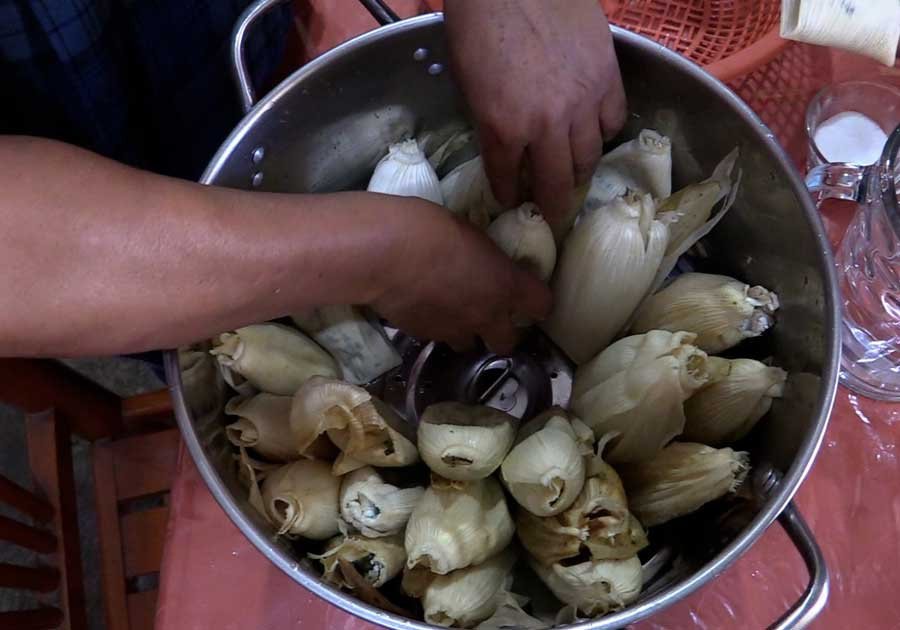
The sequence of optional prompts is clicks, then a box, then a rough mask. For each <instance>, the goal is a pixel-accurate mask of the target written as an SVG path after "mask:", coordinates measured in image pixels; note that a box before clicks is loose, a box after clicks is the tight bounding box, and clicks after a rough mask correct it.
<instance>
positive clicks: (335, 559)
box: [309, 534, 406, 590]
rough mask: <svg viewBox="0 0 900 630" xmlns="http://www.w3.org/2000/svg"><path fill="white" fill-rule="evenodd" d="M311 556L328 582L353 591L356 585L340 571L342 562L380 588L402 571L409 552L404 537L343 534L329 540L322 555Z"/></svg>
mask: <svg viewBox="0 0 900 630" xmlns="http://www.w3.org/2000/svg"><path fill="white" fill-rule="evenodd" d="M309 557H310V558H311V559H313V560H318V561H320V562H321V563H322V567H323V570H324V571H323V574H322V577H323V578H324V579H325V581H326V582H328V583H329V584H333V585H335V586H337V587H339V588H345V589H348V590H353V584H352V583H349V582H348V581H347V580H346V579H345V578H344V575H343V573H342V572H341V567H340V562H339V560H344V561H346V562H349V563H351V564H352V565H353V566H354V567H355V568H356V570H357V571H358V572H359V574H360V575H361V576H363V578H364V579H365V580H366V581H367V582H368V583H369V584H371V585H372V586H373V587H375V588H380V587H382V586H384V584H385V583H386V582H388V581H389V580H392V579H393V578H394V577H395V576H397V575H399V574H400V571H402V570H403V565H404V564H405V563H406V550H404V548H403V535H402V534H394V535H393V536H387V537H385V538H366V537H365V536H356V535H351V536H344V535H343V534H342V535H340V536H336V537H334V538H332V539H331V540H330V541H328V544H327V545H326V547H325V551H323V552H322V553H321V554H309Z"/></svg>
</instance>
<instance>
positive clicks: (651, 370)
mask: <svg viewBox="0 0 900 630" xmlns="http://www.w3.org/2000/svg"><path fill="white" fill-rule="evenodd" d="M676 339H677V340H678V341H680V342H681V343H680V345H678V346H677V347H675V348H674V349H673V350H671V351H670V352H668V353H667V354H664V355H662V356H658V357H655V358H646V359H644V358H642V359H641V360H632V361H631V363H629V364H627V366H626V367H624V369H619V370H618V371H616V372H613V373H612V374H611V375H609V374H610V373H611V372H612V369H613V368H615V367H619V365H621V364H622V359H621V358H617V357H614V358H612V359H611V358H609V357H606V356H604V355H605V354H606V353H610V354H613V355H629V356H630V355H631V354H632V353H633V352H634V349H633V348H632V349H628V352H624V351H623V348H627V344H624V343H623V342H624V341H625V340H623V341H622V342H619V343H617V344H613V345H612V346H610V347H609V348H607V350H605V351H604V352H603V353H601V355H600V356H598V357H597V358H596V359H595V362H596V363H594V362H592V363H593V365H592V366H591V367H589V368H587V369H586V370H585V371H584V372H582V373H581V374H580V375H579V374H576V377H575V387H574V389H575V390H576V391H578V392H579V395H578V396H577V397H574V398H573V399H572V409H573V410H574V411H575V413H577V414H578V416H579V417H580V418H582V419H583V420H584V422H585V423H586V424H587V425H588V426H589V427H591V428H592V429H593V430H594V433H595V434H597V435H606V434H616V436H615V437H614V439H613V441H612V442H611V445H610V447H609V449H608V451H607V455H606V458H607V459H608V460H609V461H610V462H612V463H622V462H637V461H643V460H646V459H649V458H652V457H654V456H655V454H656V453H658V452H659V450H660V449H661V448H663V447H664V446H665V445H666V444H668V443H669V442H670V441H671V440H672V439H673V438H674V437H676V436H678V435H680V434H681V432H682V431H683V430H684V423H685V416H684V401H685V400H686V399H687V398H688V397H689V396H690V395H691V394H692V393H694V392H695V391H696V390H697V389H698V388H699V387H701V386H702V385H704V384H705V383H706V382H707V380H708V379H709V374H708V368H707V359H708V357H707V356H706V353H705V352H703V351H702V350H699V349H698V348H696V347H694V346H693V345H690V343H689V339H690V336H689V335H679V336H677V337H672V338H670V341H671V343H672V344H673V345H674V343H676ZM629 343H630V342H629ZM619 344H623V345H619ZM648 350H649V348H648ZM645 356H646V355H645ZM650 356H652V355H650ZM604 376H606V377H607V378H606V379H605V380H602V381H600V382H598V383H596V384H593V380H594V379H597V378H602V377H604ZM581 379H588V380H590V381H592V382H591V383H588V384H585V383H583V382H582V383H579V380H581Z"/></svg>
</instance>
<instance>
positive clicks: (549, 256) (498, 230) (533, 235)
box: [487, 203, 556, 282]
mask: <svg viewBox="0 0 900 630" xmlns="http://www.w3.org/2000/svg"><path fill="white" fill-rule="evenodd" d="M487 234H488V236H490V237H491V240H493V241H494V242H495V243H496V244H497V246H498V247H500V249H502V250H503V251H504V252H505V253H506V255H507V256H509V257H510V258H512V259H513V261H515V262H517V263H519V264H520V265H522V266H524V267H526V268H527V269H529V270H531V271H533V272H534V273H535V274H537V275H538V276H539V277H540V278H541V280H543V281H544V282H547V281H548V280H550V276H552V275H553V269H554V267H555V266H556V241H555V240H554V239H553V231H552V230H551V229H550V226H549V225H548V224H547V222H546V221H544V217H543V216H541V212H540V210H538V207H537V206H536V205H534V204H533V203H524V204H522V205H521V206H519V207H518V208H514V209H513V210H507V211H506V212H504V213H503V214H501V215H500V216H499V217H497V218H496V219H495V220H494V221H493V223H491V224H490V225H489V226H488V229H487Z"/></svg>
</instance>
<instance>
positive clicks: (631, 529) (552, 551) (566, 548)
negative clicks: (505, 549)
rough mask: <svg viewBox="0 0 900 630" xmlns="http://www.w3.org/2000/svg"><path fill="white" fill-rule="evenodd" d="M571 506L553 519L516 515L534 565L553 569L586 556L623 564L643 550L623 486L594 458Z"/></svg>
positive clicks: (644, 540)
mask: <svg viewBox="0 0 900 630" xmlns="http://www.w3.org/2000/svg"><path fill="white" fill-rule="evenodd" d="M589 474H590V476H589V478H588V479H587V481H585V484H584V489H583V490H582V491H581V494H579V495H578V498H577V500H576V501H575V503H574V504H573V505H572V507H570V508H569V509H568V510H566V511H564V512H562V513H561V514H557V515H556V516H545V517H541V516H535V515H534V514H531V513H530V512H528V511H527V510H519V511H518V512H517V514H516V534H517V535H518V537H519V540H520V541H521V543H522V546H523V547H525V549H526V550H527V551H528V553H529V554H531V556H532V558H534V559H535V560H536V561H537V562H539V563H541V564H543V565H547V566H549V565H551V564H554V563H557V562H562V561H564V560H569V559H572V558H579V557H582V556H584V555H586V554H587V555H588V557H590V558H591V559H594V560H600V559H604V560H605V559H624V558H628V557H630V556H633V555H634V554H636V553H637V552H638V551H640V550H641V549H643V548H644V547H646V546H647V535H646V533H645V532H644V530H643V528H642V527H641V525H640V523H638V522H637V519H635V518H634V517H633V516H631V514H630V513H629V512H628V501H627V499H626V497H625V489H624V488H623V486H622V481H621V480H620V479H619V476H618V475H617V474H616V471H615V470H613V468H612V467H611V466H609V464H607V463H606V462H604V461H603V459H602V458H601V457H600V456H599V455H598V456H596V457H595V458H594V459H593V460H592V461H591V464H590V468H589Z"/></svg>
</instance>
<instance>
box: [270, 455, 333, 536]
mask: <svg viewBox="0 0 900 630" xmlns="http://www.w3.org/2000/svg"><path fill="white" fill-rule="evenodd" d="M340 490H341V481H340V479H338V478H337V477H335V476H334V475H332V474H331V469H330V466H329V465H328V464H326V463H325V462H321V461H318V460H313V459H301V460H299V461H296V462H292V463H290V464H286V465H284V466H282V467H280V468H278V469H276V470H274V471H272V472H270V473H269V474H268V476H266V478H265V480H264V481H263V482H262V488H261V491H262V503H263V507H264V509H265V514H266V516H267V517H268V518H269V520H270V521H271V522H272V524H273V525H275V526H276V527H277V528H278V530H277V531H278V534H279V535H287V536H302V537H304V538H310V539H313V540H327V539H328V538H331V537H332V536H334V535H335V534H337V533H338V529H339V528H338V497H339V493H340Z"/></svg>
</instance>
